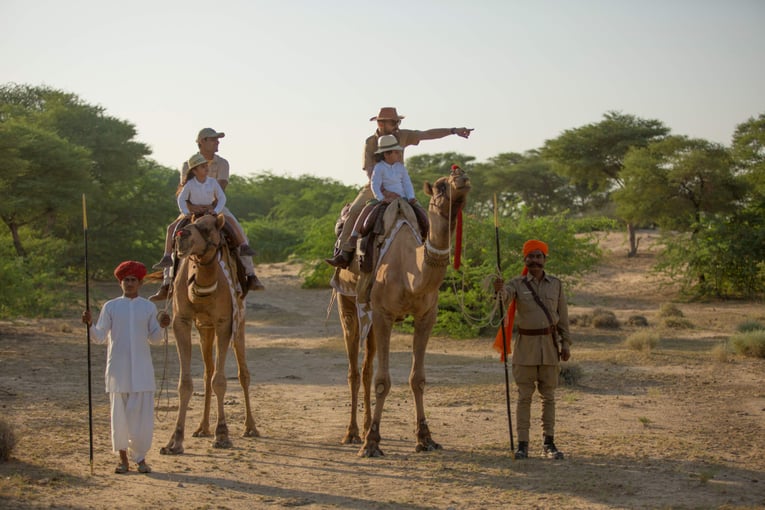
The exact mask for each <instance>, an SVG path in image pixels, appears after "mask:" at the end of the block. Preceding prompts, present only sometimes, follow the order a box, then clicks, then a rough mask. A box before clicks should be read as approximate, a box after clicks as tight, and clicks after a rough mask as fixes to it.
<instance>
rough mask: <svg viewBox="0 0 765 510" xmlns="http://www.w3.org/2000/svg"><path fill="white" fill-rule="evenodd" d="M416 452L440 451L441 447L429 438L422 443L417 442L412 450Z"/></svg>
mask: <svg viewBox="0 0 765 510" xmlns="http://www.w3.org/2000/svg"><path fill="white" fill-rule="evenodd" d="M414 450H415V451H416V452H418V453H419V452H434V451H436V450H441V445H440V444H438V443H436V442H435V441H433V440H432V439H431V438H427V439H426V440H424V441H419V442H418V443H417V446H416V447H415V449H414Z"/></svg>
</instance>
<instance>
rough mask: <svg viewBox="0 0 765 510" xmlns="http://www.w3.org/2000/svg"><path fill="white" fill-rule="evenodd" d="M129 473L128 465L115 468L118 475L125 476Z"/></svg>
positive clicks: (119, 465)
mask: <svg viewBox="0 0 765 510" xmlns="http://www.w3.org/2000/svg"><path fill="white" fill-rule="evenodd" d="M128 471H129V468H128V465H127V464H118V465H117V467H116V468H114V472H115V473H116V474H118V475H124V474H125V473H127V472H128Z"/></svg>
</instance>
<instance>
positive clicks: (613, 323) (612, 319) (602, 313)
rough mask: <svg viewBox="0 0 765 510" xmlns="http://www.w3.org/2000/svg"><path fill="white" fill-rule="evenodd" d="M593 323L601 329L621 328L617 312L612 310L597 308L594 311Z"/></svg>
mask: <svg viewBox="0 0 765 510" xmlns="http://www.w3.org/2000/svg"><path fill="white" fill-rule="evenodd" d="M592 325H593V327H596V328H599V329H619V321H618V320H617V318H616V314H614V312H612V311H610V310H603V309H601V308H596V309H595V310H593V311H592Z"/></svg>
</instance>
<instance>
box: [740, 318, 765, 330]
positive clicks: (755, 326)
mask: <svg viewBox="0 0 765 510" xmlns="http://www.w3.org/2000/svg"><path fill="white" fill-rule="evenodd" d="M760 330H765V324H762V323H761V322H759V321H754V320H752V321H746V322H742V323H741V324H739V325H738V326H736V331H738V332H739V333H748V332H749V331H760Z"/></svg>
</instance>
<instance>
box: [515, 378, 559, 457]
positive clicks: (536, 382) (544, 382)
mask: <svg viewBox="0 0 765 510" xmlns="http://www.w3.org/2000/svg"><path fill="white" fill-rule="evenodd" d="M559 374H560V366H558V365H513V379H514V380H515V384H516V386H518V404H517V405H516V407H515V419H516V422H517V430H518V441H525V442H528V441H529V428H530V427H531V397H532V396H533V395H534V389H535V388H536V389H537V390H539V395H540V397H541V401H542V431H543V433H544V435H546V436H554V435H555V388H557V387H558V376H559Z"/></svg>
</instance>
